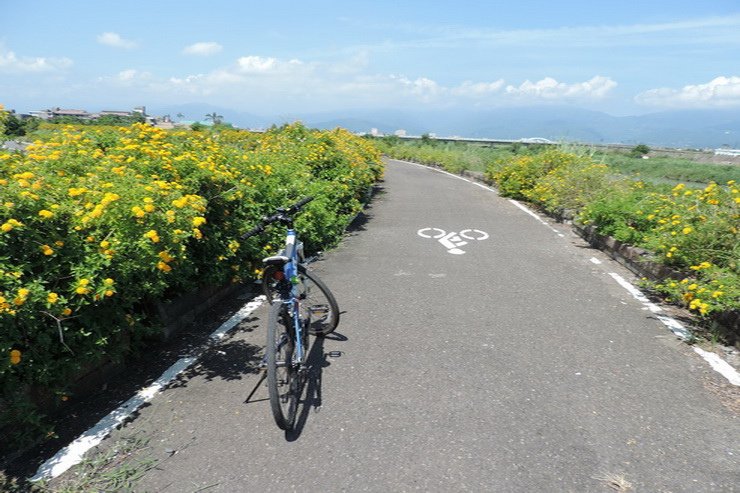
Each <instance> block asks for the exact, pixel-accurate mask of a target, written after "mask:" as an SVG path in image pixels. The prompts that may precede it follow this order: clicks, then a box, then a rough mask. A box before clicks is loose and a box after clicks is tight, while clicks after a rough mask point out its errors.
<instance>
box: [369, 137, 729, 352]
mask: <svg viewBox="0 0 740 493" xmlns="http://www.w3.org/2000/svg"><path fill="white" fill-rule="evenodd" d="M381 145H382V149H383V151H384V152H385V153H386V154H388V155H389V156H391V157H395V158H399V159H408V160H412V161H421V162H423V163H427V164H434V165H439V166H442V167H443V168H445V169H447V170H449V171H451V172H460V171H461V170H463V169H469V170H474V171H483V173H484V176H485V177H486V178H487V179H488V180H489V181H491V182H493V183H495V184H496V186H497V187H498V190H499V192H500V193H501V195H503V196H506V197H511V198H514V199H520V200H525V201H527V202H529V203H531V204H534V205H535V206H537V207H538V208H540V209H542V210H544V211H546V212H547V213H549V214H552V215H555V216H557V217H569V218H572V219H573V220H574V221H575V222H576V223H578V224H581V225H584V226H592V227H595V228H596V230H597V232H598V233H599V234H601V235H608V236H612V237H614V238H616V239H617V240H619V241H622V242H624V243H627V244H631V245H634V246H638V247H641V248H644V249H646V250H648V251H650V252H652V259H651V260H654V261H657V262H659V263H662V264H664V265H666V266H668V267H671V268H672V269H674V270H675V271H676V272H677V273H679V274H677V278H676V279H672V278H671V279H663V280H657V281H653V282H650V283H649V286H650V287H651V288H652V289H653V290H655V291H656V292H658V293H660V294H662V296H663V297H664V298H665V299H666V300H667V301H669V302H672V303H676V304H679V305H682V306H685V307H686V308H688V309H689V310H691V311H692V312H693V313H694V314H696V316H697V317H698V318H699V319H700V320H703V321H706V322H707V324H710V323H711V320H712V319H713V317H714V316H716V315H717V314H720V313H723V314H726V313H728V312H737V311H738V310H740V265H739V264H740V189H739V186H738V182H739V181H740V166H735V165H726V166H722V165H716V164H700V163H687V162H685V160H675V159H671V158H665V159H661V160H659V161H657V165H656V166H653V164H654V163H656V160H655V159H642V158H641V156H642V155H643V154H644V152H645V151H648V150H647V149H644V148H639V149H636V150H633V151H634V152H633V157H629V156H628V155H625V154H614V153H612V154H611V155H609V154H605V153H601V154H597V153H595V152H593V151H591V150H588V149H585V148H579V147H573V146H560V147H552V146H549V147H548V148H542V147H536V148H521V147H517V146H501V147H499V148H493V149H488V148H481V147H477V146H472V145H466V144H435V143H405V142H400V141H398V140H397V139H395V140H394V139H388V140H385V141H384V142H383V143H382V144H381ZM468 157H472V158H473V159H472V160H471V161H470V165H466V159H467V158H468ZM680 177H684V178H690V179H691V183H683V182H678V183H677V182H676V178H680ZM720 180H721V181H720ZM735 331H737V328H735ZM738 336H740V334H732V335H731V336H730V337H735V338H736V337H738Z"/></svg>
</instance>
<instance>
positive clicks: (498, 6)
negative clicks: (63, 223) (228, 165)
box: [0, 0, 740, 116]
mask: <svg viewBox="0 0 740 493" xmlns="http://www.w3.org/2000/svg"><path fill="white" fill-rule="evenodd" d="M0 18H2V23H1V25H2V27H1V28H0V104H4V106H5V107H6V108H12V109H15V110H16V111H19V112H28V111H31V110H39V109H45V108H51V107H57V106H59V107H63V108H80V109H87V110H88V111H99V110H111V109H130V108H133V107H134V106H142V105H144V106H146V107H147V108H148V109H152V108H153V109H156V108H165V107H171V106H173V105H179V104H187V103H204V104H209V105H214V106H217V107H225V108H231V109H234V110H235V111H240V112H247V113H253V114H257V115H275V114H284V113H302V112H303V113H306V112H322V111H335V112H336V111H339V112H341V111H349V110H353V109H379V108H395V109H401V110H404V109H405V110H424V109H443V108H455V109H458V110H460V109H461V110H466V109H470V110H471V111H473V110H478V109H487V108H498V107H502V106H537V105H542V104H549V105H562V104H565V105H570V106H575V107H579V108H585V109H592V110H598V111H604V112H607V113H610V114H612V115H617V116H622V115H629V114H643V113H650V112H657V111H661V110H666V109H677V108H738V109H740V2H738V0H704V1H696V0H690V1H685V0H655V1H643V0H632V1H630V2H626V1H624V0H619V1H612V0H588V1H586V0H572V1H568V0H561V1H559V2H555V1H552V0H548V1H539V0H516V1H512V0H507V1H494V0H491V1H468V0H455V1H454V2H453V1H443V0H438V1H433V0H426V1H418V0H393V1H389V0H373V1H363V2H353V1H349V0H345V1H329V0H312V1H309V2H307V1H295V2H291V1H271V2H265V1H259V2H256V1H250V0H242V1H239V0H208V1H191V0H176V1H173V0H146V1H141V0H126V1H111V0H95V1H90V0H75V1H70V2H60V1H57V0H24V1H22V2H21V1H17V0H0Z"/></svg>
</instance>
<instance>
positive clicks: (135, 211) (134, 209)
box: [131, 205, 146, 217]
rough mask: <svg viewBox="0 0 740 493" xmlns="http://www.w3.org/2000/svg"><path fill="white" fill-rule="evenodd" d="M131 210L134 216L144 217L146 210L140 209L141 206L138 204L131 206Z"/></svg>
mask: <svg viewBox="0 0 740 493" xmlns="http://www.w3.org/2000/svg"><path fill="white" fill-rule="evenodd" d="M131 212H132V213H133V214H134V216H136V217H144V216H146V212H145V211H144V209H142V208H141V207H139V206H138V205H135V206H133V207H132V208H131Z"/></svg>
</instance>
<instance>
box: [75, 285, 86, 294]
mask: <svg viewBox="0 0 740 493" xmlns="http://www.w3.org/2000/svg"><path fill="white" fill-rule="evenodd" d="M89 292H90V290H89V289H87V288H86V287H83V286H79V287H78V288H77V289H75V293H77V294H79V295H83V294H87V293H89Z"/></svg>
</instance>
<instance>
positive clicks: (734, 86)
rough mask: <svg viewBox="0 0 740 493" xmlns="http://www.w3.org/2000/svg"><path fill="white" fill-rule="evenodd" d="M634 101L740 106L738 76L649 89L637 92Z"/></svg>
mask: <svg viewBox="0 0 740 493" xmlns="http://www.w3.org/2000/svg"><path fill="white" fill-rule="evenodd" d="M635 101H637V102H638V103H640V104H644V105H647V106H662V107H669V108H702V107H705V108H706V107H711V108H716V107H723V106H724V107H728V106H740V77H738V76H731V77H717V78H715V79H712V80H711V81H709V82H707V83H706V84H696V85H688V86H684V87H682V88H681V89H672V88H668V87H664V88H659V89H651V90H649V91H645V92H643V93H640V94H638V95H637V96H636V97H635Z"/></svg>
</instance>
